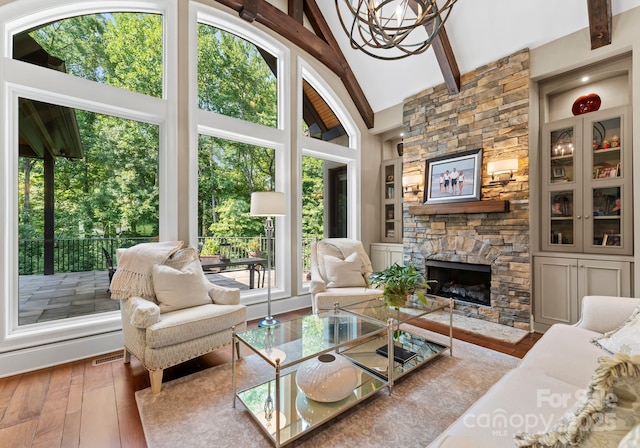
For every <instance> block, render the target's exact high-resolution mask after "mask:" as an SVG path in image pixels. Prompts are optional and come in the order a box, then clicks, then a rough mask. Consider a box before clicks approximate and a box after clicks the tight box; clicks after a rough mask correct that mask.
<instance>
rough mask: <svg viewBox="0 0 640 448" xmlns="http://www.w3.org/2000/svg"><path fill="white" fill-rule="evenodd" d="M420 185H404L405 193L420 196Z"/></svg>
mask: <svg viewBox="0 0 640 448" xmlns="http://www.w3.org/2000/svg"><path fill="white" fill-rule="evenodd" d="M420 191H421V190H420V185H407V186H406V187H404V193H405V194H408V193H413V194H414V196H418V194H419V193H420Z"/></svg>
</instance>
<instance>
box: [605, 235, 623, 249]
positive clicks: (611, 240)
mask: <svg viewBox="0 0 640 448" xmlns="http://www.w3.org/2000/svg"><path fill="white" fill-rule="evenodd" d="M621 243H622V235H620V234H619V233H605V234H604V235H603V237H602V245H603V246H621V245H622V244H621Z"/></svg>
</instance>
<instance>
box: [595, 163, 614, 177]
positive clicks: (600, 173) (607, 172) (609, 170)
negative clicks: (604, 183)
mask: <svg viewBox="0 0 640 448" xmlns="http://www.w3.org/2000/svg"><path fill="white" fill-rule="evenodd" d="M610 177H618V167H617V166H610V167H605V168H598V169H597V171H596V179H608V178H610Z"/></svg>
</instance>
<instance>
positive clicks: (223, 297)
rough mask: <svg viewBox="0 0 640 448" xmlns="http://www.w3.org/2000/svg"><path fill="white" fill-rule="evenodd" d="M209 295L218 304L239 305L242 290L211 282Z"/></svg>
mask: <svg viewBox="0 0 640 448" xmlns="http://www.w3.org/2000/svg"><path fill="white" fill-rule="evenodd" d="M209 297H211V300H213V303H215V304H216V305H239V304H240V290H239V289H238V288H225V287H224V286H219V285H214V284H213V283H209Z"/></svg>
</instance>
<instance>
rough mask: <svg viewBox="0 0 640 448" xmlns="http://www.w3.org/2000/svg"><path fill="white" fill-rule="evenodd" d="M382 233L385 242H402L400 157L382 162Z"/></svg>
mask: <svg viewBox="0 0 640 448" xmlns="http://www.w3.org/2000/svg"><path fill="white" fill-rule="evenodd" d="M381 176H382V179H381V183H382V192H381V193H382V235H381V240H382V242H385V243H399V242H402V200H403V199H402V159H401V158H396V159H391V160H385V161H384V162H382V173H381Z"/></svg>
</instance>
